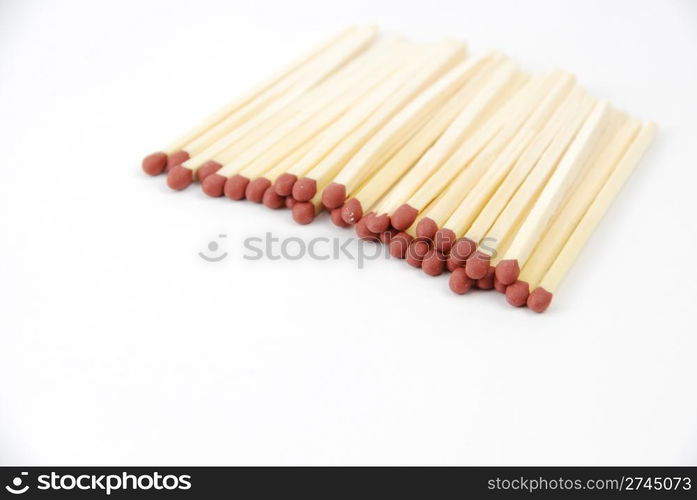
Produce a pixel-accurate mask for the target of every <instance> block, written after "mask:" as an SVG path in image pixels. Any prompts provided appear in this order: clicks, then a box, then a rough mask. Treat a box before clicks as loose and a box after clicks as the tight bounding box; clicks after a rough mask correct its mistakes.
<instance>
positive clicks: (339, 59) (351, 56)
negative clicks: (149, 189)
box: [167, 27, 377, 189]
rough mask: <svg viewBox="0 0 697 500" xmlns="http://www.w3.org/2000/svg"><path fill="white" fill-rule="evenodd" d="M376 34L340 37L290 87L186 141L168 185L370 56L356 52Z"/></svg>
mask: <svg viewBox="0 0 697 500" xmlns="http://www.w3.org/2000/svg"><path fill="white" fill-rule="evenodd" d="M376 34H377V32H376V30H375V29H374V28H372V27H371V28H363V29H362V30H359V32H358V33H357V34H356V36H354V37H349V38H348V39H345V40H343V41H340V42H339V43H338V45H337V46H336V47H334V48H333V50H331V51H329V53H328V54H326V55H325V56H326V57H324V58H319V59H318V60H316V61H313V62H312V63H310V65H309V66H308V67H306V68H304V71H303V73H301V74H298V75H296V77H297V78H296V79H297V80H299V81H292V82H290V83H291V85H289V88H281V89H276V90H277V92H276V93H275V94H274V95H273V96H271V97H270V98H268V99H266V100H265V101H263V102H261V103H260V102H255V103H250V105H248V106H246V107H245V108H243V109H240V110H238V112H236V113H233V114H231V115H230V116H228V117H227V118H225V119H224V120H223V121H221V122H220V123H218V124H217V125H214V126H213V127H212V128H210V129H208V130H207V131H205V132H204V133H202V134H201V135H199V136H198V137H197V138H196V139H194V140H193V141H192V142H190V143H187V145H186V146H185V148H186V154H185V156H186V157H185V158H184V160H185V161H183V162H182V163H181V165H182V166H183V167H184V169H176V172H175V173H174V174H172V176H171V179H170V177H169V176H168V179H167V181H168V185H170V187H172V189H184V188H185V187H187V186H188V185H189V184H190V183H191V180H193V178H194V177H195V175H196V172H197V171H198V169H199V168H200V167H201V165H202V164H203V163H205V162H206V161H208V160H210V159H211V158H212V157H213V156H215V155H216V154H217V153H220V152H221V151H223V150H224V149H226V148H227V147H229V146H231V145H232V144H234V143H235V142H236V141H237V140H239V139H240V138H242V137H244V135H245V134H246V133H248V132H249V131H250V130H251V129H253V128H254V127H256V126H258V125H260V124H262V123H264V122H265V121H266V120H268V119H269V118H271V117H273V116H274V115H275V114H277V113H278V112H280V111H282V110H284V109H285V108H286V107H288V106H289V105H290V104H292V103H293V102H295V101H297V100H298V99H299V98H300V97H301V96H304V95H306V94H307V93H308V91H310V90H311V89H313V88H314V87H316V86H317V85H318V84H319V83H321V82H323V81H324V82H325V85H330V84H331V83H333V82H335V81H336V80H337V79H339V76H340V75H343V74H345V72H346V71H351V69H352V68H353V67H354V66H355V65H358V64H362V62H363V61H365V60H366V59H370V55H372V53H373V51H370V50H368V51H367V52H370V53H371V54H370V55H368V54H363V56H364V57H361V56H359V54H360V53H361V52H364V51H365V49H366V48H367V47H368V46H369V45H370V44H371V43H372V42H373V40H374V39H375V36H376ZM276 94H280V95H276ZM189 151H191V153H189ZM189 178H191V180H190V179H189Z"/></svg>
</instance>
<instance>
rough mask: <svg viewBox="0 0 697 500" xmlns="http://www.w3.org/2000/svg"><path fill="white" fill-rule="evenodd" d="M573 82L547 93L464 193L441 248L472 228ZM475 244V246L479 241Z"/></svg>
mask: <svg viewBox="0 0 697 500" xmlns="http://www.w3.org/2000/svg"><path fill="white" fill-rule="evenodd" d="M574 81H575V78H574V76H573V75H571V74H568V73H567V74H564V75H563V76H562V77H561V78H560V80H559V81H558V82H556V83H555V84H554V86H553V87H552V88H550V89H549V92H548V93H547V95H546V96H545V97H544V99H543V100H542V101H541V102H540V104H539V105H538V106H537V108H536V109H535V110H534V111H533V113H532V114H531V115H530V117H529V118H528V119H527V120H526V121H525V123H524V124H523V125H522V127H521V128H520V129H519V130H518V131H517V133H516V134H515V135H514V136H513V137H512V138H511V140H510V142H509V143H508V144H507V145H506V147H505V148H504V149H503V151H502V152H501V154H500V155H499V156H498V157H497V158H496V160H494V162H493V163H492V164H491V166H490V167H489V168H488V169H487V171H486V172H485V173H484V175H482V176H481V177H480V178H479V180H478V181H477V182H476V184H475V185H474V186H473V187H472V189H471V190H470V191H469V192H468V193H467V194H466V195H465V196H464V198H463V199H462V201H461V202H460V204H459V205H458V206H457V207H456V208H455V209H454V210H453V212H452V213H451V214H450V217H448V219H447V221H446V222H445V224H444V225H443V227H442V228H441V229H440V230H439V232H438V233H436V238H435V242H436V246H437V247H439V248H438V249H439V250H440V251H442V252H449V250H450V247H451V246H452V245H453V244H454V243H455V241H456V240H457V238H460V237H462V235H463V234H464V233H465V230H466V229H467V228H469V226H470V225H471V223H472V222H473V221H474V219H475V218H476V217H477V215H478V214H479V212H480V211H481V209H482V208H483V207H484V205H485V204H486V203H487V201H488V200H489V198H491V195H492V194H493V192H494V191H495V190H496V189H497V187H498V186H499V184H501V182H502V181H503V179H504V177H506V175H507V174H508V173H509V171H510V169H511V168H512V167H513V165H514V164H515V163H516V161H517V160H518V159H519V158H520V156H521V155H522V154H523V152H524V151H525V150H526V149H527V148H528V146H529V145H530V144H531V143H533V142H534V141H535V140H536V139H538V138H539V136H540V135H541V134H540V132H541V131H542V129H543V127H544V126H545V125H546V124H547V122H548V121H549V118H550V117H551V116H552V115H553V114H554V112H555V111H556V110H557V108H558V107H559V105H560V102H561V101H562V100H563V99H564V98H565V97H566V96H567V95H568V94H569V92H570V91H571V89H572V86H573V84H574ZM548 135H549V140H551V137H553V136H554V131H551V132H549V134H548ZM549 140H548V139H547V137H543V138H542V141H543V142H544V143H543V144H542V145H541V146H539V148H538V149H539V152H540V154H541V153H542V151H544V148H545V147H546V146H547V144H548V143H549ZM538 158H539V157H538ZM439 233H440V234H439ZM469 241H472V240H469ZM472 243H474V245H476V242H472ZM487 268H488V265H487ZM484 274H486V271H485V272H484V273H483V274H482V276H477V277H476V279H478V278H481V277H483V275H484ZM471 277H472V276H471ZM472 278H475V277H472Z"/></svg>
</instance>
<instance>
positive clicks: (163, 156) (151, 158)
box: [141, 151, 167, 175]
mask: <svg viewBox="0 0 697 500" xmlns="http://www.w3.org/2000/svg"><path fill="white" fill-rule="evenodd" d="M141 165H142V167H143V172H145V173H146V174H148V175H160V174H161V173H162V172H164V171H165V168H167V153H163V152H162V151H158V152H157V153H153V154H150V155H148V156H146V157H145V158H143V162H142V163H141Z"/></svg>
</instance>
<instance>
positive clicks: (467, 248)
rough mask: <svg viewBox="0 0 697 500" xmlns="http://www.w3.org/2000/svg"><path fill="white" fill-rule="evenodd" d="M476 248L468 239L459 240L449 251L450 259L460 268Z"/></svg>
mask: <svg viewBox="0 0 697 500" xmlns="http://www.w3.org/2000/svg"><path fill="white" fill-rule="evenodd" d="M476 248H477V244H476V243H475V242H474V241H472V240H471V239H469V238H460V239H459V240H457V241H456V242H455V243H454V244H453V247H452V248H451V249H450V258H451V259H455V261H456V262H458V263H459V264H460V265H461V266H464V265H465V262H467V259H469V258H470V255H472V252H474V251H475V250H476Z"/></svg>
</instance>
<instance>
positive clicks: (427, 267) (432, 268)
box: [421, 248, 445, 276]
mask: <svg viewBox="0 0 697 500" xmlns="http://www.w3.org/2000/svg"><path fill="white" fill-rule="evenodd" d="M444 266H445V256H444V255H443V254H442V253H440V252H439V251H438V250H436V249H435V248H431V249H430V250H429V251H428V252H427V253H426V255H424V258H423V259H422V260H421V270H422V271H423V272H425V273H426V274H428V275H429V276H439V275H441V274H442V273H443V267H444Z"/></svg>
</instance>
